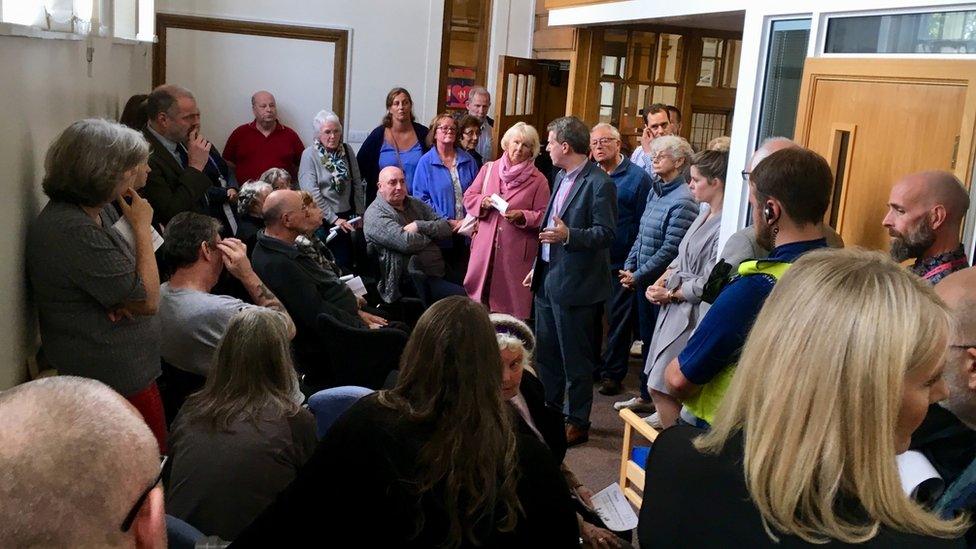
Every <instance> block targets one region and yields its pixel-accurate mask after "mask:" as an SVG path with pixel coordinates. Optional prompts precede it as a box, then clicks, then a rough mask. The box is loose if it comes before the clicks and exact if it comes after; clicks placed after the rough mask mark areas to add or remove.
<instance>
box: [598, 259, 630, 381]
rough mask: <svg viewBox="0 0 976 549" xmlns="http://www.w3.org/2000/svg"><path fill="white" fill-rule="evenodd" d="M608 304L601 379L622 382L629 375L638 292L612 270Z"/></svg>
mask: <svg viewBox="0 0 976 549" xmlns="http://www.w3.org/2000/svg"><path fill="white" fill-rule="evenodd" d="M607 305H608V306H607V309H608V310H607V346H606V348H605V349H604V350H603V357H602V361H601V362H602V364H601V367H600V372H599V373H600V378H602V379H612V380H614V381H617V382H621V381H623V380H624V378H625V377H626V376H627V364H628V362H629V361H630V346H631V345H632V344H633V343H634V328H635V326H636V322H637V293H636V292H635V291H634V290H629V289H627V288H625V287H624V286H623V285H622V284H620V278H618V277H617V276H616V270H612V271H611V275H610V301H608V302H607Z"/></svg>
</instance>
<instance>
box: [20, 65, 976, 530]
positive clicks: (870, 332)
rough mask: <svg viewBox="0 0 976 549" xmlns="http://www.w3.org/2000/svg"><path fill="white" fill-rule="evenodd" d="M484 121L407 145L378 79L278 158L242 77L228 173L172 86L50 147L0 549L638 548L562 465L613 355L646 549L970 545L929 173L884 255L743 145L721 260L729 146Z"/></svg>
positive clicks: (412, 127) (962, 288)
mask: <svg viewBox="0 0 976 549" xmlns="http://www.w3.org/2000/svg"><path fill="white" fill-rule="evenodd" d="M490 105H491V96H490V94H489V93H488V92H487V90H485V89H484V88H480V87H475V88H472V90H471V91H470V93H469V96H468V109H467V112H464V113H450V112H445V113H439V114H437V115H436V116H435V117H434V118H433V119H432V120H431V121H430V124H429V125H427V126H425V125H423V124H420V123H418V122H417V121H416V116H415V115H414V112H413V107H414V105H413V101H412V98H411V96H410V93H409V92H408V91H407V90H406V89H403V88H394V89H392V90H391V91H390V93H389V94H388V95H387V97H386V113H385V114H384V116H383V117H382V121H381V124H380V125H379V126H378V127H377V128H376V129H375V130H373V131H372V132H371V133H370V134H369V136H368V137H367V138H366V140H365V141H364V142H363V143H362V145H361V146H360V147H359V149H358V151H356V150H354V148H353V147H351V146H350V145H349V144H347V143H345V142H344V141H343V125H342V121H341V119H340V117H339V116H338V115H336V114H335V113H333V112H330V111H328V110H323V111H321V112H319V113H317V114H315V116H314V117H313V118H312V120H311V133H310V138H311V144H310V145H309V146H307V147H306V146H305V145H304V143H303V141H302V138H301V137H299V135H298V134H297V133H296V132H295V131H294V130H292V129H291V128H288V127H287V126H285V125H283V124H281V122H280V121H279V120H278V116H277V105H276V101H275V97H274V96H273V95H272V94H271V93H269V92H267V91H259V92H257V93H255V94H254V95H253V96H252V98H251V106H252V110H253V113H254V119H253V121H251V122H249V123H246V124H243V125H241V126H239V127H238V128H236V129H235V130H234V131H233V133H232V134H231V136H230V137H229V139H228V141H227V143H226V146H225V147H224V150H223V154H221V153H220V152H219V151H218V150H217V148H216V147H215V146H214V145H213V143H211V142H210V141H209V140H208V139H206V138H205V137H204V134H203V131H202V126H201V113H200V111H199V109H198V107H197V104H196V101H195V99H194V97H193V94H192V93H191V92H190V91H189V90H186V89H184V88H182V87H180V86H176V85H171V84H169V85H163V86H160V87H158V88H156V89H154V90H152V92H151V93H149V94H146V95H140V96H136V97H133V98H132V100H130V101H129V103H128V104H127V105H126V109H125V111H124V113H123V116H122V119H121V123H115V122H111V121H106V120H100V119H86V120H81V121H78V122H75V123H73V124H71V125H70V126H69V127H68V128H67V129H65V130H64V131H63V132H62V133H61V134H60V135H59V136H58V137H57V138H56V139H55V141H54V142H53V143H52V144H51V146H50V148H49V150H48V152H47V156H46V160H45V176H44V180H43V190H44V192H45V194H46V195H47V196H48V198H49V202H48V203H47V205H46V206H45V207H44V208H43V210H42V211H41V212H40V214H39V215H38V217H37V218H36V219H35V220H33V222H32V223H31V225H30V228H29V231H28V237H27V247H26V249H27V261H26V269H27V278H28V281H29V287H30V295H31V300H32V302H33V304H34V305H35V306H36V308H37V313H38V321H39V327H40V336H41V340H42V349H41V355H40V356H39V360H40V361H41V362H42V363H43V364H45V365H47V366H48V367H49V368H50V369H52V370H56V372H57V374H59V375H58V376H57V377H52V378H44V379H39V380H36V381H32V382H28V383H25V384H23V385H20V386H18V387H15V388H13V389H11V390H8V391H5V392H2V393H0V523H3V524H4V526H0V546H3V547H8V546H9V547H21V546H36V545H40V546H64V545H78V546H116V545H117V546H132V545H136V546H144V547H161V546H164V545H165V544H166V542H167V532H168V535H169V542H170V544H171V545H172V546H182V545H183V544H188V545H187V546H193V544H194V543H198V544H201V545H199V546H208V547H213V546H223V545H227V544H228V543H229V542H233V545H234V546H238V545H240V546H270V545H279V544H284V545H310V544H322V543H327V542H329V541H335V542H336V543H338V544H340V545H347V544H357V545H383V546H387V545H389V546H409V547H474V546H489V547H497V546H502V545H503V544H509V545H514V546H517V547H522V546H552V547H576V546H579V545H580V544H581V543H582V544H586V545H587V546H591V547H626V546H629V544H631V543H634V544H637V543H638V540H634V539H632V533H631V532H615V531H612V530H610V529H609V528H608V527H607V525H606V524H605V523H604V521H603V520H602V518H601V516H600V515H599V514H598V513H597V512H595V510H594V507H593V501H592V496H593V492H592V491H591V490H590V489H589V487H587V486H585V485H584V484H583V483H582V482H580V480H579V478H578V477H577V476H576V475H575V474H574V473H573V471H572V470H571V468H570V467H569V466H568V465H567V464H566V462H565V459H564V458H565V456H566V452H567V448H569V447H572V446H576V445H580V444H585V443H587V441H588V439H589V434H590V416H591V410H592V406H593V401H594V398H593V392H594V390H597V391H599V392H600V393H603V394H605V395H617V394H622V393H623V392H624V390H625V387H624V385H623V384H624V380H625V378H626V377H627V373H628V364H629V361H630V358H631V348H632V345H633V344H634V343H635V341H638V340H639V341H640V342H642V345H641V347H642V356H641V365H642V367H641V369H640V374H639V379H640V381H639V386H638V387H637V388H636V389H638V390H639V395H637V396H634V397H633V398H629V399H625V400H621V401H619V402H617V403H615V404H614V407H615V408H617V409H624V408H629V409H632V410H634V411H635V412H644V413H646V414H648V415H647V417H646V421H647V422H648V423H649V424H651V425H652V426H654V427H655V428H656V429H657V430H659V431H660V436H658V437H657V439H656V440H655V442H654V445H653V448H652V450H651V452H650V454H649V457H648V459H647V462H646V467H645V470H646V478H647V481H646V485H645V486H644V499H643V505H642V507H641V509H640V519H639V524H638V528H637V535H638V538H639V544H640V545H641V546H643V547H657V546H660V547H674V546H696V547H697V546H703V547H707V546H725V545H736V546H765V545H772V544H775V543H782V544H785V545H786V546H806V545H815V544H822V543H828V542H830V543H834V544H837V545H855V544H863V545H867V546H872V547H942V546H945V547H955V546H960V545H961V544H962V541H961V537H963V536H965V535H967V533H969V527H970V525H971V523H970V521H969V518H968V513H969V511H971V510H972V509H973V508H976V316H974V315H973V311H974V310H976V307H974V306H976V271H974V270H973V269H972V268H970V267H969V261H968V259H967V257H966V255H965V253H964V249H963V246H962V243H961V241H960V233H961V230H962V227H963V222H964V219H965V216H966V212H967V209H968V206H969V195H968V192H967V191H966V189H965V188H964V187H963V185H962V184H961V183H960V181H959V180H958V179H957V178H956V177H955V176H953V175H952V174H950V173H947V172H939V171H929V172H921V173H916V174H909V175H906V176H905V177H904V178H903V179H901V180H899V181H897V182H895V184H894V186H893V189H892V191H891V195H890V196H889V197H888V201H887V206H888V213H887V215H886V216H885V217H884V219H883V220H880V219H879V220H877V221H878V223H880V224H881V225H883V226H884V227H885V228H886V229H887V231H888V233H889V235H890V237H891V253H890V254H889V255H885V254H882V253H879V252H869V251H864V250H857V249H838V248H843V241H842V240H841V238H840V236H839V235H837V233H836V232H834V231H833V229H831V228H830V227H829V226H827V225H826V224H825V223H824V219H825V218H826V217H827V214H828V208H829V207H830V203H831V200H832V196H833V195H832V186H833V181H834V178H833V175H832V173H831V168H830V166H829V165H828V163H827V162H826V161H825V160H824V159H823V158H822V157H821V156H820V155H818V154H817V153H816V152H814V151H812V150H809V149H806V148H804V147H802V146H800V145H798V144H796V143H794V142H792V141H790V140H788V139H786V138H773V139H769V140H766V141H765V142H763V143H762V144H761V145H760V146H759V148H758V149H757V150H756V151H755V153H754V154H753V155H752V158H751V160H750V162H749V165H748V169H747V170H744V171H743V173H742V177H743V183H744V184H745V185H746V186H747V187H748V191H749V207H750V211H751V217H752V219H751V221H752V223H751V226H749V227H746V228H744V229H742V230H741V231H739V232H737V233H735V234H734V235H732V237H731V238H730V239H728V241H727V242H726V243H725V246H724V248H720V247H719V228H720V226H721V221H722V213H723V212H722V210H723V203H724V197H725V192H726V183H727V182H726V174H727V171H728V167H729V159H728V150H729V148H728V147H729V141H728V139H727V138H719V139H716V140H713V141H712V142H711V143H709V145H708V147H707V148H706V149H705V150H701V151H697V152H696V151H695V150H694V149H693V148H692V146H691V145H690V144H689V143H688V141H686V140H685V139H684V138H682V137H680V133H681V113H680V111H679V110H678V109H677V108H675V107H673V106H669V105H663V104H652V105H649V106H647V108H645V109H644V111H643V118H644V128H643V130H642V132H641V135H640V136H639V139H638V142H637V143H636V144H635V146H634V148H633V150H632V151H629V150H628V144H627V143H626V142H625V141H624V139H623V138H622V136H621V134H620V132H619V130H618V129H617V128H615V127H614V126H613V125H611V124H607V123H599V124H596V125H594V126H592V127H590V126H587V125H586V124H585V123H584V122H583V121H581V120H580V119H578V118H576V117H572V116H566V117H561V118H557V119H556V120H553V121H552V122H551V123H549V124H548V125H547V127H546V128H544V130H545V132H544V134H542V135H540V129H541V128H540V129H537V128H534V127H532V126H531V125H528V124H526V123H524V122H518V123H516V124H514V125H513V126H511V127H510V128H495V127H494V121H493V120H492V119H491V118H489V117H488V111H489V109H490ZM496 138H497V139H498V142H497V144H496V143H495V142H494V139H496ZM543 138H545V140H544V141H543ZM907 260H914V263H913V264H912V265H910V266H909V267H908V268H905V267H903V266H901V265H899V264H898V263H899V262H904V261H907ZM906 455H911V456H912V457H913V459H916V460H919V459H920V460H922V461H924V462H925V463H927V464H928V465H929V466H930V468H931V469H933V470H935V471H937V473H938V474H937V475H936V477H937V478H938V480H937V481H936V482H932V481H933V480H934V478H935V477H930V478H925V479H922V480H921V481H919V482H917V483H912V482H911V481H910V478H911V477H910V476H909V475H908V473H907V471H906V470H905V468H904V456H906ZM163 485H165V495H164V491H163V489H162V486H163ZM52 519H54V520H52ZM971 541H976V536H973V537H972V538H971Z"/></svg>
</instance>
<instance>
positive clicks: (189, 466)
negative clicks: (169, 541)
mask: <svg viewBox="0 0 976 549" xmlns="http://www.w3.org/2000/svg"><path fill="white" fill-rule="evenodd" d="M302 400H303V396H302V393H301V391H300V390H299V388H298V377H297V375H296V374H295V368H294V366H293V365H292V359H291V350H290V346H289V333H288V324H287V322H286V320H285V317H284V316H283V315H282V314H281V313H279V312H277V311H273V310H271V309H265V308H263V307H254V308H250V309H245V310H243V311H241V312H240V313H238V314H237V315H236V316H234V318H233V319H231V321H230V324H228V326H227V331H226V333H225V334H224V337H223V338H222V339H221V340H220V343H219V344H218V345H217V349H216V351H215V352H214V355H213V364H212V366H211V370H210V375H209V376H207V382H206V384H205V385H204V386H203V389H202V390H201V391H199V392H197V393H195V394H193V395H192V396H191V397H190V398H189V399H188V400H187V401H186V404H185V405H184V406H183V408H182V409H181V410H180V413H179V415H178V416H177V417H176V420H175V421H174V422H173V438H172V442H173V452H172V457H173V470H172V475H171V477H170V484H169V487H168V488H169V489H168V493H167V494H166V505H167V511H168V512H169V513H170V514H172V515H173V516H175V517H177V518H180V519H182V520H185V521H187V522H188V523H190V524H192V525H194V526H195V527H197V528H199V529H200V530H202V531H204V532H206V533H208V534H212V535H217V536H220V537H221V538H223V539H226V540H232V539H234V538H236V537H237V535H238V534H239V533H240V531H241V530H243V529H244V527H245V526H247V525H248V524H250V522H251V521H252V520H254V518H255V517H257V515H258V514H259V513H260V512H261V511H262V510H263V509H264V508H265V507H267V506H268V504H270V503H271V502H272V501H273V500H274V498H275V495H277V494H278V492H280V491H281V490H282V489H284V488H285V486H287V485H288V483H290V482H291V481H292V480H293V479H294V478H295V476H296V474H297V473H298V469H299V468H300V467H301V466H302V465H304V464H305V462H306V461H308V458H309V457H311V456H312V452H313V451H314V450H315V444H316V440H317V439H316V436H315V418H314V417H313V416H312V414H311V413H310V412H309V411H308V410H305V409H304V408H302V406H301V404H302Z"/></svg>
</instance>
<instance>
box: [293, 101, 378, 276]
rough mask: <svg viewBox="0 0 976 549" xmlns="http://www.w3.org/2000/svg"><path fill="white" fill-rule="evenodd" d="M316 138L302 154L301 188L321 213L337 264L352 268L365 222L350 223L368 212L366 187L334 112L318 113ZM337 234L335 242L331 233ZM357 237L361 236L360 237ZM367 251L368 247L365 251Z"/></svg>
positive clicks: (315, 130) (300, 165)
mask: <svg viewBox="0 0 976 549" xmlns="http://www.w3.org/2000/svg"><path fill="white" fill-rule="evenodd" d="M312 131H313V134H314V138H313V140H312V144H311V145H310V146H309V147H308V148H307V149H305V152H303V153H302V161H301V164H299V166H298V186H299V188H300V189H301V190H303V191H306V192H308V193H309V194H311V195H312V198H313V199H315V203H316V204H318V206H319V209H321V210H322V217H323V220H324V223H323V232H324V234H321V235H320V238H322V239H323V240H328V241H329V249H331V250H332V253H333V254H334V255H335V258H336V263H338V264H339V265H340V266H342V267H344V268H346V269H352V267H353V259H354V254H353V249H354V243H353V239H354V238H356V240H357V241H362V226H363V225H362V221H361V220H360V221H356V222H354V223H353V222H350V221H351V220H354V219H355V218H358V217H360V216H362V214H363V212H365V211H366V184H365V182H364V181H363V179H362V177H361V176H360V174H359V164H358V163H357V162H356V155H355V153H354V152H353V150H352V148H351V147H349V145H347V144H346V143H343V142H342V123H341V122H339V117H338V116H336V115H335V113H333V112H331V111H319V113H318V114H316V115H315V118H313V119H312ZM330 230H331V231H332V232H334V233H336V235H335V237H334V238H332V239H329V238H327V237H328V231H330ZM357 233H358V234H357ZM363 249H365V247H363Z"/></svg>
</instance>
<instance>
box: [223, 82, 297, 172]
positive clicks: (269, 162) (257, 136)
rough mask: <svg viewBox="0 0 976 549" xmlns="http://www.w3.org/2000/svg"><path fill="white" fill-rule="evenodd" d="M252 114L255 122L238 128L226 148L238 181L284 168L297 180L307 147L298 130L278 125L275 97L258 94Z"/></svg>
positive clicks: (231, 135)
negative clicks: (270, 169) (270, 170)
mask: <svg viewBox="0 0 976 549" xmlns="http://www.w3.org/2000/svg"><path fill="white" fill-rule="evenodd" d="M251 110H252V111H253V112H254V120H253V121H251V122H249V123H247V124H242V125H240V126H238V127H237V129H235V130H234V131H233V132H232V133H231V134H230V137H229V138H227V146H226V147H224V160H226V161H227V163H228V164H230V165H231V167H233V168H234V171H235V173H236V174H237V180H238V181H240V182H241V183H245V182H247V181H250V180H252V179H258V178H260V177H261V174H262V173H264V172H265V171H266V170H267V169H269V168H284V169H286V170H288V173H290V174H291V176H292V179H296V178H297V177H298V164H299V162H301V159H302V151H304V150H305V145H303V144H302V140H301V139H300V138H299V137H298V134H296V133H295V131H294V130H292V129H291V128H289V127H288V126H285V125H284V124H282V123H281V122H278V106H277V105H276V104H275V98H274V96H273V95H271V93H270V92H266V91H259V92H256V93H255V94H254V95H252V96H251Z"/></svg>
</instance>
